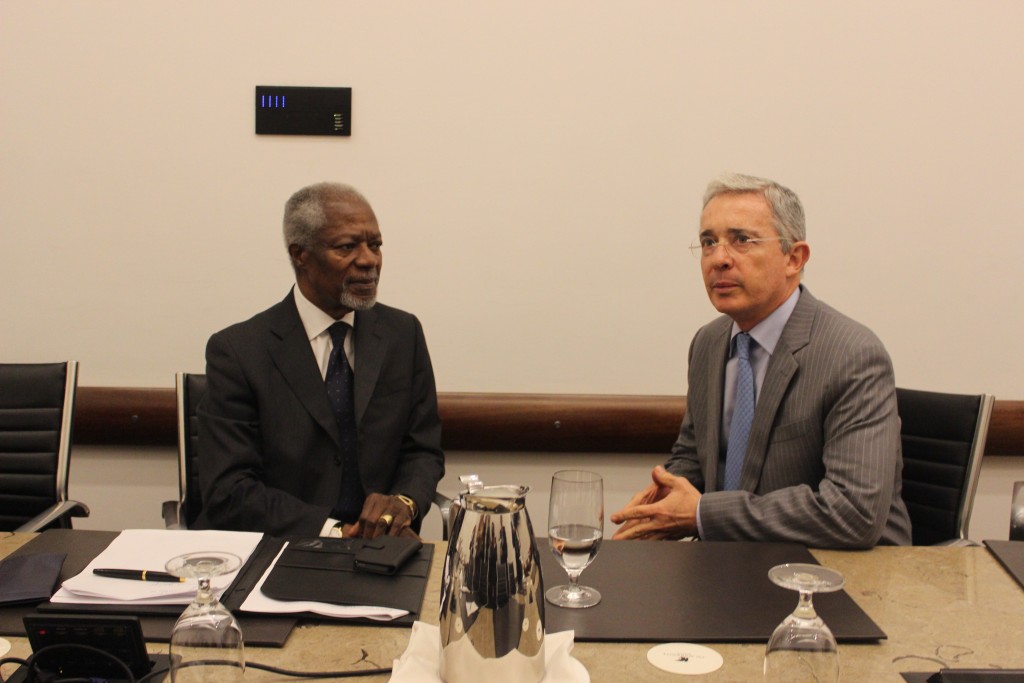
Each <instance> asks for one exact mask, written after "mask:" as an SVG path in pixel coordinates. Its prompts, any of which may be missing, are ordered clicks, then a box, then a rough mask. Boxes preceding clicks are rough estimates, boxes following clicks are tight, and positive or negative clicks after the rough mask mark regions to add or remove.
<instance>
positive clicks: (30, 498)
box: [0, 361, 78, 531]
mask: <svg viewBox="0 0 1024 683" xmlns="http://www.w3.org/2000/svg"><path fill="white" fill-rule="evenodd" d="M77 387H78V362H77V361H67V362H66V363H27V364H11V363H4V364H0V530H4V531H12V530H14V529H16V528H18V527H19V526H21V525H22V524H24V523H25V522H27V521H29V520H31V519H32V518H33V517H35V516H36V515H38V514H40V513H42V512H45V511H46V510H47V508H50V507H52V506H53V505H54V504H56V503H62V502H64V501H66V500H67V499H68V471H69V469H70V453H71V436H72V425H73V416H74V410H75V390H76V389H77ZM60 524H61V525H62V526H65V527H67V526H70V521H69V520H68V519H67V517H63V518H61V520H60Z"/></svg>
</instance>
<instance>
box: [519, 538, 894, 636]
mask: <svg viewBox="0 0 1024 683" xmlns="http://www.w3.org/2000/svg"><path fill="white" fill-rule="evenodd" d="M538 542H539V543H540V544H541V548H540V550H541V568H542V571H543V574H544V586H545V589H547V588H551V587H552V586H555V585H558V584H562V583H566V574H565V570H564V569H562V568H561V566H560V565H559V564H558V563H557V561H556V560H555V558H554V556H553V555H552V553H551V551H550V549H549V548H548V541H547V539H538ZM786 562H804V563H809V564H818V562H817V560H815V559H814V557H813V556H812V555H811V554H810V552H808V550H807V549H806V548H804V547H803V546H799V545H789V544H781V543H710V542H695V543H687V542H681V543H676V542H671V541H604V543H603V544H602V546H601V550H600V551H599V552H598V554H597V558H596V559H595V560H594V562H593V564H591V565H590V566H589V567H587V569H585V570H584V571H583V574H582V575H581V578H580V582H581V583H583V584H585V585H588V586H593V587H595V588H597V589H598V590H599V591H600V592H601V595H602V600H601V603H600V604H599V605H597V606H596V607H591V608H588V609H566V608H561V607H555V606H554V605H552V604H551V603H546V604H545V610H546V620H547V623H546V627H547V630H548V631H549V632H554V631H562V630H566V629H572V630H574V631H575V632H576V634H575V637H576V640H581V641H587V640H590V641H616V640H617V641H635V642H672V641H685V642H739V643H749V642H762V643H764V642H767V641H768V638H769V636H770V635H771V633H772V631H774V630H775V627H776V626H778V625H779V623H780V622H781V621H782V620H783V619H784V618H785V617H786V615H788V614H790V613H791V612H792V611H793V609H794V608H795V607H796V604H797V593H796V592H795V591H791V590H786V589H785V588H780V587H779V586H776V585H775V584H773V583H772V582H771V581H770V580H769V579H768V570H769V569H771V568H772V567H774V566H775V565H777V564H783V563H786ZM814 606H815V609H816V610H817V612H818V614H819V615H820V616H821V618H822V619H824V620H825V623H826V624H828V626H829V628H830V629H832V632H833V633H834V634H835V636H836V639H837V640H838V641H840V642H847V643H852V642H870V641H877V640H880V639H883V638H885V637H886V635H885V632H884V631H882V630H881V629H880V628H879V627H878V626H877V625H876V624H875V622H874V621H872V620H871V619H870V618H869V617H868V615H867V614H865V613H864V611H863V610H862V609H861V608H860V607H859V606H858V605H857V603H856V602H854V601H853V599H852V598H851V597H850V596H849V595H848V594H847V593H846V591H838V592H835V593H826V594H822V595H816V596H815V597H814Z"/></svg>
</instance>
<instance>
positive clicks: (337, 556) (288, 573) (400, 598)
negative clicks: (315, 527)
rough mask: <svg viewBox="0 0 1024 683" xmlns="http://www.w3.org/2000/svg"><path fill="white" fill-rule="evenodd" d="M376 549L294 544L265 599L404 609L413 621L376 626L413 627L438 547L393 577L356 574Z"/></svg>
mask: <svg viewBox="0 0 1024 683" xmlns="http://www.w3.org/2000/svg"><path fill="white" fill-rule="evenodd" d="M372 543H373V542H372V541H364V540H363V539H359V538H306V539H295V540H293V541H291V542H290V543H289V544H288V547H287V548H285V551H284V552H283V553H282V554H281V557H280V558H278V560H277V564H275V565H274V569H273V570H272V571H271V572H270V576H268V577H267V580H266V581H265V582H264V584H263V594H264V595H267V596H269V597H271V598H274V599H275V600H315V601H317V602H327V603H331V604H335V605H374V606H380V607H390V608H394V609H404V610H406V611H408V612H409V615H407V616H406V617H402V619H401V620H393V621H392V622H377V623H381V624H382V625H385V624H389V623H394V622H395V621H398V622H401V623H403V624H404V623H406V622H408V623H412V621H415V620H416V618H417V615H419V613H420V610H421V608H422V605H423V594H424V593H425V591H426V586H427V577H428V576H429V573H430V562H431V558H432V557H433V552H434V547H433V546H431V545H425V546H421V547H420V548H419V549H418V550H417V551H416V552H415V554H413V555H412V557H411V558H409V559H408V560H407V561H405V562H404V563H403V564H402V565H401V567H399V568H398V570H397V571H396V572H395V573H394V574H390V575H389V574H380V573H373V572H366V571H360V570H359V569H357V567H356V560H357V558H358V557H360V556H361V553H364V552H365V549H364V546H366V545H367V544H372Z"/></svg>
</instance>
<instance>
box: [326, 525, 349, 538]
mask: <svg viewBox="0 0 1024 683" xmlns="http://www.w3.org/2000/svg"><path fill="white" fill-rule="evenodd" d="M327 537H328V538H344V537H345V532H344V530H343V529H342V526H341V522H338V523H337V524H335V525H334V526H332V527H331V530H330V531H328V532H327Z"/></svg>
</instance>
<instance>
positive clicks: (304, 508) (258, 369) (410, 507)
mask: <svg viewBox="0 0 1024 683" xmlns="http://www.w3.org/2000/svg"><path fill="white" fill-rule="evenodd" d="M284 237H285V244H286V245H287V248H288V255H289V257H290V259H291V263H292V267H293V268H294V270H295V281H296V286H295V287H294V288H293V289H292V291H291V292H289V293H288V295H287V296H286V297H285V298H284V300H283V301H281V302H280V303H278V304H276V305H275V306H272V307H271V308H269V309H267V310H266V311H264V312H262V313H260V314H258V315H256V316H255V317H253V318H251V319H249V320H247V321H245V322H242V323H238V324H236V325H233V326H231V327H229V328H227V329H225V330H222V331H220V332H218V333H216V334H214V335H213V336H212V337H211V338H210V341H209V343H208V344H207V347H206V374H207V379H208V393H207V395H206V397H205V398H204V400H203V402H202V403H201V405H200V406H199V410H198V418H199V457H200V460H199V463H200V464H199V479H200V484H201V487H202V493H203V510H202V513H201V514H200V518H199V520H198V524H197V526H198V527H200V528H202V527H209V528H218V529H240V530H256V531H263V532H266V533H270V534H273V535H279V536H286V535H310V536H312V535H324V536H362V537H373V536H377V535H380V534H385V533H389V534H392V535H415V532H416V531H418V529H419V527H420V523H421V521H422V519H423V516H424V515H425V514H426V513H427V510H428V509H429V505H430V502H431V500H432V498H433V495H434V491H435V488H436V486H437V482H438V481H439V480H440V479H441V477H442V476H443V475H444V454H443V453H442V451H441V423H440V419H439V418H438V413H437V394H436V389H435V386H434V373H433V369H432V368H431V364H430V356H429V355H428V353H427V345H426V341H425V339H424V336H423V329H422V327H421V326H420V323H419V321H418V320H417V319H416V317H415V316H413V315H411V314H409V313H406V312H403V311H400V310H397V309H394V308H390V307H388V306H385V305H383V304H378V303H377V282H378V279H379V277H380V270H381V261H382V256H381V245H382V243H383V241H382V238H381V232H380V228H379V227H378V225H377V218H376V216H375V214H374V212H373V209H372V208H370V204H369V202H367V201H366V199H365V198H364V197H363V196H362V195H361V194H359V192H357V191H356V190H355V189H353V188H351V187H349V186H347V185H340V184H334V183H321V184H318V185H313V186H310V187H306V188H303V189H302V190H299V191H298V192H296V193H295V194H294V195H293V196H292V197H291V199H289V200H288V203H287V204H286V206H285V215H284Z"/></svg>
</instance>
